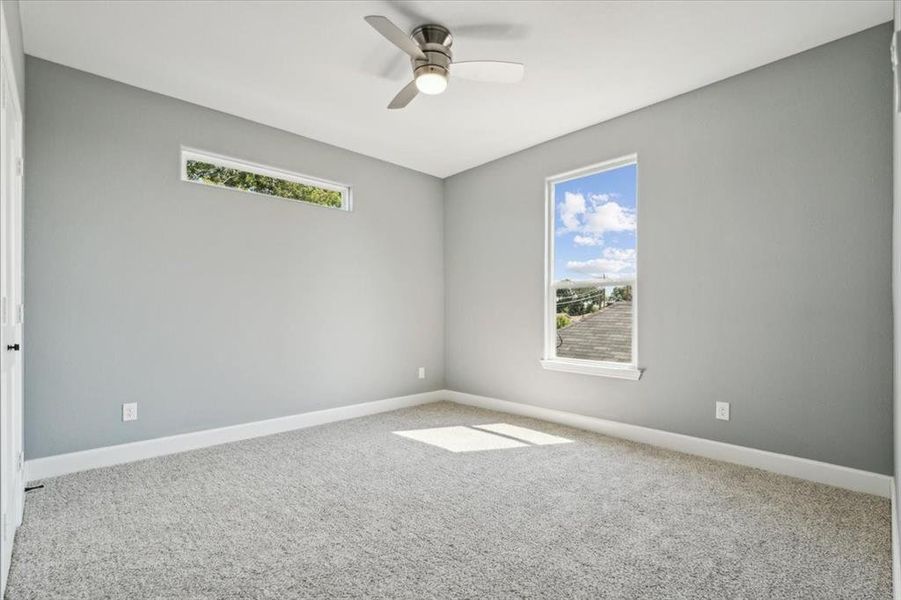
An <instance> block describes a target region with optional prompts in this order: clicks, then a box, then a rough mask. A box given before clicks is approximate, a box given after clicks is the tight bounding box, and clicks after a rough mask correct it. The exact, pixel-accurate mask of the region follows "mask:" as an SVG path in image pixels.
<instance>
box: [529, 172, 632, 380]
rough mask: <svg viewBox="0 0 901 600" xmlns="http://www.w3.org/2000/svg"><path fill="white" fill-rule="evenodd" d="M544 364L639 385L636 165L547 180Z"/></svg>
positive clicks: (565, 174) (569, 174)
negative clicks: (624, 379) (608, 376)
mask: <svg viewBox="0 0 901 600" xmlns="http://www.w3.org/2000/svg"><path fill="white" fill-rule="evenodd" d="M547 215H548V228H547V234H546V236H547V237H546V244H545V248H546V252H547V260H546V264H547V274H546V281H547V290H546V293H547V296H546V301H545V309H546V310H545V313H546V314H545V348H544V360H543V361H542V364H543V366H545V368H548V369H553V370H560V371H569V372H576V373H584V374H596V375H610V376H613V377H622V378H626V379H638V378H639V377H640V375H641V373H640V371H639V370H638V347H637V340H638V337H637V335H636V334H637V321H638V320H637V316H638V311H637V304H636V301H637V298H638V268H637V267H638V260H637V259H638V160H637V157H636V156H635V155H631V156H627V157H623V158H619V159H616V160H612V161H608V162H605V163H602V164H599V165H594V166H591V167H586V168H584V169H579V170H577V171H572V172H569V173H564V174H562V175H557V176H555V177H550V178H548V179H547Z"/></svg>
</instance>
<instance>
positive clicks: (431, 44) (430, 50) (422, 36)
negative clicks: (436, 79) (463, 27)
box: [410, 25, 454, 77]
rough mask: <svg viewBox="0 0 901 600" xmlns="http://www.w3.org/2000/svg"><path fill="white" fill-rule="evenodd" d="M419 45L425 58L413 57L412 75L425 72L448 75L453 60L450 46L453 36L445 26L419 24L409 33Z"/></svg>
mask: <svg viewBox="0 0 901 600" xmlns="http://www.w3.org/2000/svg"><path fill="white" fill-rule="evenodd" d="M410 37H411V38H413V41H415V42H416V43H417V44H419V47H420V48H421V49H422V53H423V54H425V58H424V59H423V58H413V59H411V62H412V64H413V76H414V77H418V76H419V75H423V74H425V73H438V74H441V75H444V76H445V77H447V76H448V71H449V69H450V64H451V62H452V61H453V54H452V53H451V50H450V47H451V44H453V43H454V38H453V36H452V35H451V33H450V31H448V29H447V27H442V26H441V25H421V26H420V27H417V28H416V29H414V30H413V33H411V34H410Z"/></svg>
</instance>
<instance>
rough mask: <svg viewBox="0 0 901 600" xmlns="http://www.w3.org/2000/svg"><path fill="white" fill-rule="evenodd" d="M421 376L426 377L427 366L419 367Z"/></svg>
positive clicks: (421, 377)
mask: <svg viewBox="0 0 901 600" xmlns="http://www.w3.org/2000/svg"><path fill="white" fill-rule="evenodd" d="M419 378H420V379H425V367H419Z"/></svg>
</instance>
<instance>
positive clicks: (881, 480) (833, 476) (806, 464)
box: [443, 390, 893, 498]
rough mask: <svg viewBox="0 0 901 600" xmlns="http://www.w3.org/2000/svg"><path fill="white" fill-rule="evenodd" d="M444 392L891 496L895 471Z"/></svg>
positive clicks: (503, 408) (637, 439)
mask: <svg viewBox="0 0 901 600" xmlns="http://www.w3.org/2000/svg"><path fill="white" fill-rule="evenodd" d="M443 397H444V398H445V399H447V400H451V401H453V402H457V403H459V404H468V405H470V406H477V407H479V408H486V409H489V410H496V411H500V412H507V413H513V414H516V415H522V416H525V417H532V418H535V419H542V420H544V421H551V422H553V423H560V424H561V425H568V426H570V427H576V428H578V429H586V430H588V431H595V432H597V433H602V434H604V435H609V436H611V437H617V438H623V439H627V440H632V441H635V442H642V443H645V444H650V445H652V446H659V447H661V448H667V449H669V450H676V451H678V452H685V453H687V454H695V455H697V456H704V457H706V458H712V459H715V460H721V461H725V462H730V463H735V464H739V465H745V466H748V467H754V468H756V469H763V470H765V471H771V472H773V473H780V474H782V475H790V476H792V477H797V478H799V479H806V480H808V481H815V482H817V483H825V484H827V485H833V486H836V487H840V488H845V489H848V490H853V491H855V492H865V493H867V494H875V495H877V496H882V497H885V498H888V497H890V496H891V490H892V487H893V486H892V477H890V476H888V475H881V474H879V473H872V472H870V471H862V470H860V469H852V468H850V467H842V466H839V465H833V464H830V463H824V462H819V461H816V460H810V459H807V458H799V457H797V456H789V455H787V454H778V453H776V452H768V451H766V450H757V449H755V448H747V447H745V446H736V445H734V444H726V443H724V442H716V441H713V440H707V439H703V438H697V437H692V436H690V435H683V434H680V433H671V432H668V431H661V430H659V429H651V428H649V427H641V426H639V425H629V424H626V423H618V422H616V421H608V420H606V419H598V418H596V417H587V416H584V415H578V414H575V413H570V412H564V411H562V410H554V409H551V408H543V407H540V406H534V405H531V404H522V403H519V402H509V401H507V400H499V399H497V398H489V397H487V396H477V395H475V394H466V393H463V392H454V391H449V390H448V391H445V392H444V393H443Z"/></svg>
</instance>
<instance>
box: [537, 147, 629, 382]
mask: <svg viewBox="0 0 901 600" xmlns="http://www.w3.org/2000/svg"><path fill="white" fill-rule="evenodd" d="M629 165H635V219H636V228H635V277H634V278H629V279H610V280H578V281H573V282H567V283H566V284H565V287H569V288H573V287H597V284H598V282H599V281H603V282H604V283H605V284H607V285H605V287H610V286H612V285H617V284H620V285H622V284H627V285H631V286H632V361H631V362H628V363H618V362H613V361H602V360H586V359H579V358H565V357H559V356H557V289H558V287H563V286H561V285H560V284H561V281H555V280H554V279H553V278H554V266H555V264H554V263H555V258H556V257H555V240H556V233H557V232H556V222H557V203H556V198H555V186H556V185H557V184H559V183H564V182H567V181H571V180H573V179H579V178H582V177H586V176H588V175H595V174H597V173H602V172H604V171H611V170H613V169H618V168H621V167H625V166H629ZM638 169H639V167H638V154H637V153H633V154H628V155H625V156H621V157H619V158H614V159H611V160H605V161H602V162H599V163H594V164H591V165H588V166H587V167H581V168H579V169H574V170H572V171H567V172H565V173H560V174H558V175H552V176H550V177H547V178H545V236H544V349H543V352H542V358H541V360H540V364H541V366H542V367H543V368H545V369H547V370H550V371H562V372H566V373H578V374H582V375H597V376H602V377H614V378H617V379H629V380H633V381H637V380H638V379H640V378H641V375H642V372H643V369H640V368H639V367H638V364H639V362H638V322H639V321H638V293H639V290H638V279H639V277H638V246H639V243H640V240H639V238H640V236H639V235H638V230H639V226H638V223H639V221H638V197H639V183H638ZM608 281H609V283H607V282H608Z"/></svg>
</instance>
